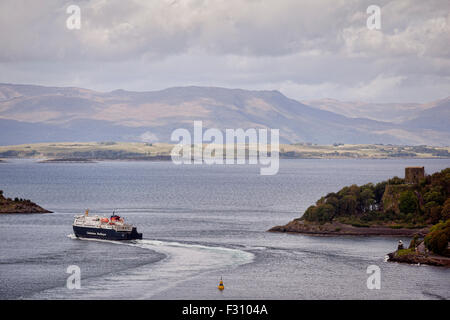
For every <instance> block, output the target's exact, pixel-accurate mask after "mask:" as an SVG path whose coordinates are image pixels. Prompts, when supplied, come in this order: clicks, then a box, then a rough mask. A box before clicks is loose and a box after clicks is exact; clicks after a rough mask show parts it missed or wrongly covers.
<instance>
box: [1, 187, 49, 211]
mask: <svg viewBox="0 0 450 320" xmlns="http://www.w3.org/2000/svg"><path fill="white" fill-rule="evenodd" d="M7 213H51V211H48V210H46V209H44V208H42V207H40V206H38V205H37V204H36V203H34V202H32V201H31V200H27V199H19V198H15V199H14V200H13V199H11V198H5V197H4V196H3V191H1V190H0V214H7Z"/></svg>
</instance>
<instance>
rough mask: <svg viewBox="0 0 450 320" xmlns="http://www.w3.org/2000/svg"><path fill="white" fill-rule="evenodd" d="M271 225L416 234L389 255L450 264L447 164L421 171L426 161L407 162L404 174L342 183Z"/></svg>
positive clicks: (313, 231)
mask: <svg viewBox="0 0 450 320" xmlns="http://www.w3.org/2000/svg"><path fill="white" fill-rule="evenodd" d="M269 231H271V232H291V233H301V234H308V235H321V236H335V235H359V236H408V237H414V239H413V240H414V243H412V246H410V247H409V248H408V249H403V248H399V250H397V251H396V252H393V253H391V254H390V255H389V257H390V261H398V262H409V263H429V264H434V265H449V263H448V261H449V259H448V258H447V257H448V255H449V249H448V246H449V245H448V243H449V241H450V168H447V169H444V170H442V171H441V172H436V173H434V174H432V175H425V170H424V167H407V168H406V169H405V178H404V179H403V178H399V177H394V178H392V179H389V180H387V181H383V182H380V183H377V184H372V183H368V184H366V185H363V186H357V185H352V186H348V187H344V188H342V189H341V190H339V191H338V192H336V193H335V192H332V193H329V194H328V195H326V196H325V197H322V198H320V199H319V200H318V201H317V202H316V204H315V205H313V206H310V207H309V208H308V209H307V210H306V211H305V213H304V214H303V216H302V217H301V218H297V219H294V220H293V221H291V222H289V223H288V224H286V225H283V226H276V227H273V228H271V229H270V230H269ZM420 239H423V240H420Z"/></svg>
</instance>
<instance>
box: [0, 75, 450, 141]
mask: <svg viewBox="0 0 450 320" xmlns="http://www.w3.org/2000/svg"><path fill="white" fill-rule="evenodd" d="M445 106H446V105H444V106H443V107H442V108H443V109H444V110H443V111H442V112H444V113H445V112H447V111H448V109H445V108H446V107H445ZM436 108H439V106H436ZM431 110H432V112H429V111H431ZM439 110H441V109H434V107H431V108H429V109H426V110H422V111H421V112H423V114H421V115H420V116H421V117H422V118H426V117H427V116H429V117H430V119H431V120H430V121H432V120H433V119H435V117H438V118H439V114H440V112H441V111H439ZM428 112H429V113H428ZM434 112H436V113H437V115H434ZM447 119H448V117H447ZM194 120H202V121H203V126H204V128H205V129H206V128H219V129H225V128H244V129H247V128H273V129H280V141H281V142H282V143H297V142H311V143H317V144H332V143H352V144H358V143H383V144H430V145H449V144H450V143H449V141H450V132H449V129H448V128H446V126H445V125H443V123H437V122H436V121H434V122H433V126H432V127H429V126H428V125H427V124H424V123H423V122H421V123H416V122H414V118H411V119H409V120H408V121H410V122H408V121H406V122H402V123H393V122H388V121H377V120H374V119H367V118H363V117H359V118H351V117H348V116H345V115H342V114H339V112H331V111H329V110H321V109H320V108H317V107H314V106H309V105H306V104H303V103H300V102H298V101H296V100H293V99H290V98H288V97H286V96H284V95H283V94H281V93H280V92H278V91H255V90H243V89H225V88H218V87H197V86H191V87H174V88H168V89H164V90H160V91H149V92H134V91H125V90H114V91H111V92H98V91H94V90H89V89H83V88H74V87H46V86H37V85H17V84H0V132H1V134H0V145H11V144H24V143H37V142H58V141H61V142H63V141H67V142H70V141H125V142H126V141H145V142H170V135H171V133H172V131H173V130H174V129H176V128H186V129H188V130H192V126H193V121H194ZM440 120H442V118H441V119H440ZM444 120H445V119H444Z"/></svg>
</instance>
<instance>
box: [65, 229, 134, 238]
mask: <svg viewBox="0 0 450 320" xmlns="http://www.w3.org/2000/svg"><path fill="white" fill-rule="evenodd" d="M73 232H74V233H75V236H76V237H77V238H94V239H103V240H135V239H142V233H139V232H137V230H136V228H133V229H132V230H131V231H130V232H123V231H116V230H113V229H101V228H92V227H80V226H73Z"/></svg>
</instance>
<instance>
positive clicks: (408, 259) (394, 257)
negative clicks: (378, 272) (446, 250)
mask: <svg viewBox="0 0 450 320" xmlns="http://www.w3.org/2000/svg"><path fill="white" fill-rule="evenodd" d="M388 257H389V259H388V261H390V262H399V263H408V264H427V265H432V266H439V267H447V268H450V258H448V257H443V256H439V255H436V254H423V253H417V252H411V253H408V254H399V251H398V250H397V251H395V252H391V253H389V254H388Z"/></svg>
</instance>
